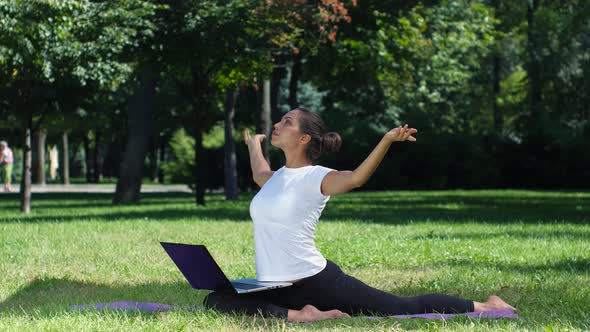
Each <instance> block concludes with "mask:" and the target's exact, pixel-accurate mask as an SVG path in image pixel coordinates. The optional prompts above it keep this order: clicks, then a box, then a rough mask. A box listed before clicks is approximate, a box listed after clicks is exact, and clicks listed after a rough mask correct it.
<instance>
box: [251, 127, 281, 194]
mask: <svg viewBox="0 0 590 332" xmlns="http://www.w3.org/2000/svg"><path fill="white" fill-rule="evenodd" d="M265 137H266V135H263V134H257V135H254V137H250V132H249V131H248V130H245V131H244V142H245V143H246V145H247V146H248V153H249V154H250V166H251V167H252V177H253V178H254V182H256V184H257V185H258V186H260V187H262V186H263V185H264V184H265V183H266V181H268V179H270V177H271V176H272V174H273V173H274V172H273V171H272V170H271V169H270V166H269V165H268V163H267V162H266V159H264V156H263V155H262V147H261V146H260V142H262V140H263V139H264V138H265Z"/></svg>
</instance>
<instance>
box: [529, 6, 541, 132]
mask: <svg viewBox="0 0 590 332" xmlns="http://www.w3.org/2000/svg"><path fill="white" fill-rule="evenodd" d="M538 7H539V0H532V1H528V8H527V9H528V10H527V22H528V32H527V36H528V45H527V47H528V56H529V66H528V70H527V76H528V84H529V107H530V112H531V113H530V114H531V121H532V129H533V130H535V131H536V130H537V127H538V125H539V123H538V120H539V116H540V114H541V111H542V110H541V108H542V106H543V105H542V101H541V97H542V96H541V93H542V92H541V76H540V74H541V64H540V63H539V59H538V58H537V55H536V53H537V52H536V51H537V38H536V36H535V35H536V31H535V30H536V24H535V12H536V11H537V8H538Z"/></svg>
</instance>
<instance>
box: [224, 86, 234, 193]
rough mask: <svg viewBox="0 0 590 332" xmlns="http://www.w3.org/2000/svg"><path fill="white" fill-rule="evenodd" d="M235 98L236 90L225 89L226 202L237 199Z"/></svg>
mask: <svg viewBox="0 0 590 332" xmlns="http://www.w3.org/2000/svg"><path fill="white" fill-rule="evenodd" d="M237 98H238V89H237V88H235V87H233V88H229V89H227V92H226V94H225V144H224V147H223V153H224V154H223V156H224V158H223V166H224V169H223V171H224V174H225V199H226V200H236V199H237V198H238V171H237V161H236V144H235V142H234V114H235V107H236V99H237Z"/></svg>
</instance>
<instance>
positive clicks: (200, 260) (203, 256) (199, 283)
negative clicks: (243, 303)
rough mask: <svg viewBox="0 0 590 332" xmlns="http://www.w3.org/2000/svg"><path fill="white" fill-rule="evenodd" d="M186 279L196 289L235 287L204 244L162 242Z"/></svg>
mask: <svg viewBox="0 0 590 332" xmlns="http://www.w3.org/2000/svg"><path fill="white" fill-rule="evenodd" d="M160 244H161V245H162V247H164V250H166V252H167V253H168V255H169V256H170V258H172V260H173V261H174V263H175V264H176V266H178V269H179V270H180V272H182V274H183V275H184V277H185V278H186V280H188V282H189V283H190V285H191V286H192V287H193V288H196V289H210V290H219V289H233V287H232V286H231V284H230V282H229V280H228V279H227V277H226V276H225V274H224V273H223V272H222V271H221V269H220V268H219V266H218V265H217V263H215V260H213V257H212V256H211V254H210V253H209V251H208V250H207V248H205V246H203V245H194V244H180V243H167V242H160Z"/></svg>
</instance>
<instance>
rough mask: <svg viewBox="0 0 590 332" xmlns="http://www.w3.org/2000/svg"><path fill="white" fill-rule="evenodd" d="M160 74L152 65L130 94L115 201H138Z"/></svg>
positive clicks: (118, 202) (117, 202) (145, 70)
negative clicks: (157, 78)
mask: <svg viewBox="0 0 590 332" xmlns="http://www.w3.org/2000/svg"><path fill="white" fill-rule="evenodd" d="M155 87H156V77H155V76H154V74H153V73H152V72H151V71H150V70H149V69H144V70H143V71H142V72H141V75H140V86H139V87H138V89H137V90H136V91H135V93H134V94H133V96H131V97H130V98H129V103H128V108H127V121H128V128H129V129H128V130H129V133H128V135H127V136H128V137H127V146H126V149H125V155H124V157H123V161H122V162H121V166H120V168H119V177H118V179H117V189H116V192H115V196H114V198H113V203H114V204H120V203H138V202H139V194H140V191H141V179H142V175H143V165H144V164H143V163H144V160H145V155H146V153H147V149H148V144H149V135H150V125H151V118H152V107H153V104H154V103H153V100H154V95H155Z"/></svg>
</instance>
